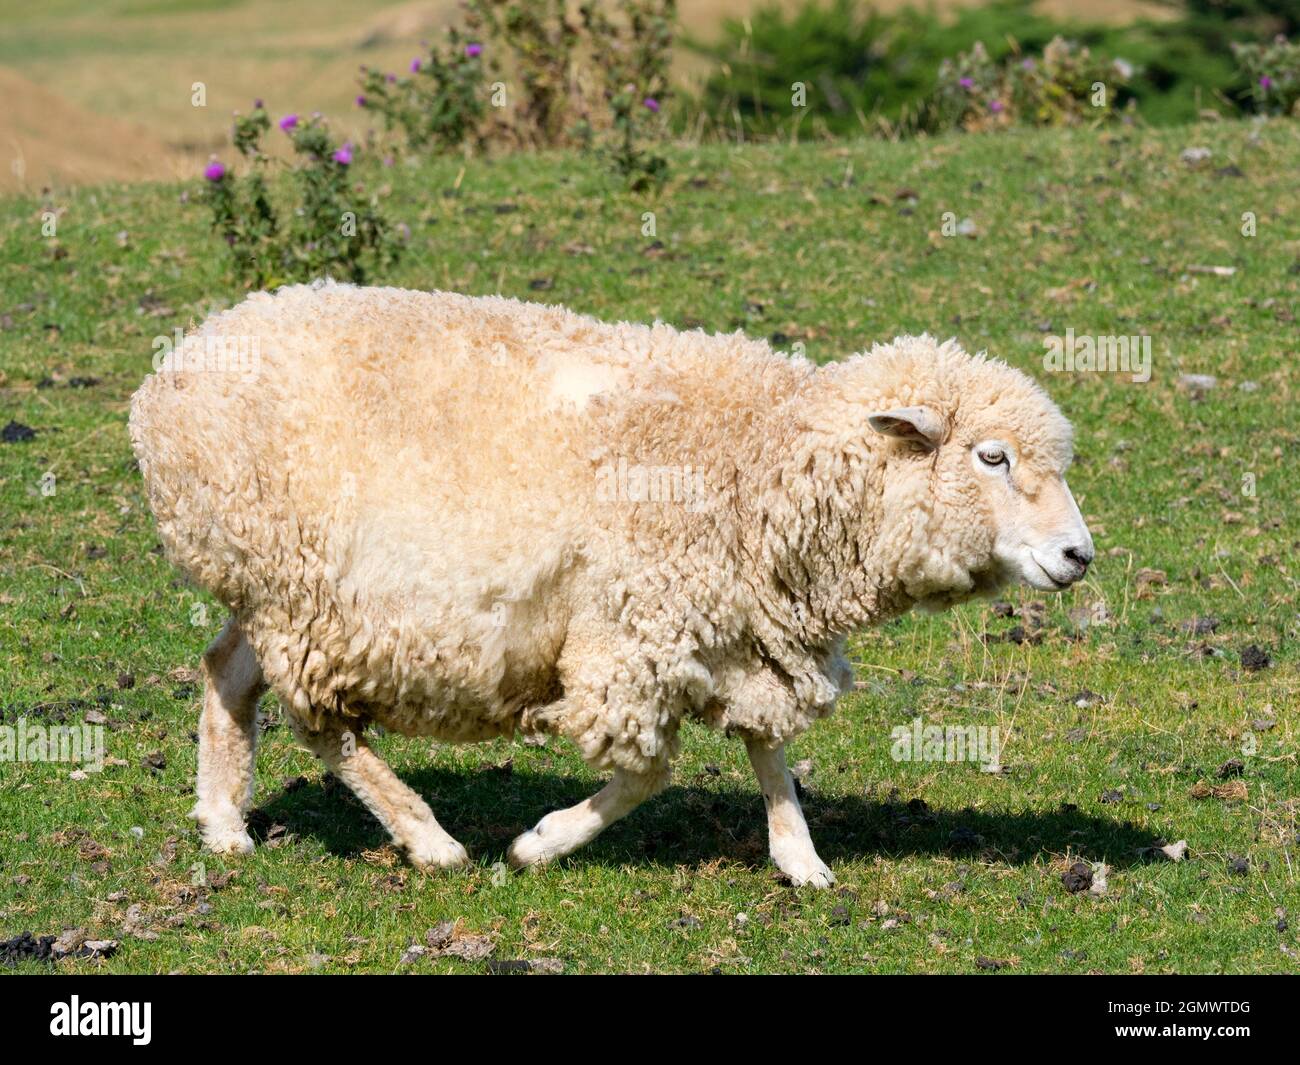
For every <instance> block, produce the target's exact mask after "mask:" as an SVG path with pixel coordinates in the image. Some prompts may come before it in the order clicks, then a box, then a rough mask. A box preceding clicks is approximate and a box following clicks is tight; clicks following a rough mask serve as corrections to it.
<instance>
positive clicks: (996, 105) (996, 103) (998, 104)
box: [989, 100, 1003, 115]
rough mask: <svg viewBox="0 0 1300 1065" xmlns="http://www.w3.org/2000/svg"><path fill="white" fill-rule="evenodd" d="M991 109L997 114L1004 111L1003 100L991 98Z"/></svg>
mask: <svg viewBox="0 0 1300 1065" xmlns="http://www.w3.org/2000/svg"><path fill="white" fill-rule="evenodd" d="M989 110H990V111H992V112H993V113H994V114H995V115H998V114H1001V113H1002V111H1003V104H1002V101H1001V100H990V101H989Z"/></svg>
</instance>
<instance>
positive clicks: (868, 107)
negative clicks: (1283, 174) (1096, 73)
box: [690, 0, 1297, 136]
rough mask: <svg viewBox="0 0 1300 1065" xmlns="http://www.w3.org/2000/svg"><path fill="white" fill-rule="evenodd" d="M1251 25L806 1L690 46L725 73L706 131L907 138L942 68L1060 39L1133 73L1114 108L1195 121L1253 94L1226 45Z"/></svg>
mask: <svg viewBox="0 0 1300 1065" xmlns="http://www.w3.org/2000/svg"><path fill="white" fill-rule="evenodd" d="M1215 2H1217V0H1204V3H1206V4H1213V3H1215ZM1259 3H1260V5H1261V6H1267V5H1268V4H1269V3H1273V4H1274V5H1275V6H1279V7H1280V6H1285V5H1287V4H1290V5H1292V6H1295V5H1296V4H1297V0H1259ZM1252 25H1253V24H1251V23H1247V22H1236V21H1230V20H1228V19H1226V18H1222V17H1215V16H1212V15H1208V14H1199V13H1192V14H1189V15H1187V16H1185V17H1183V18H1180V19H1176V20H1170V21H1162V22H1137V23H1134V24H1132V25H1128V26H1100V25H1081V24H1076V23H1073V22H1063V21H1060V20H1057V19H1055V18H1052V17H1050V16H1047V15H1042V14H1039V13H1037V12H1035V11H1034V10H1033V9H1032V6H1031V0H995V2H993V3H990V4H988V5H987V6H983V7H969V8H963V9H961V10H960V11H957V12H956V13H954V15H953V17H952V19H951V21H948V20H943V21H940V20H937V19H935V18H934V17H933V16H932V15H930V14H922V13H920V12H918V11H917V10H915V9H912V8H905V9H903V10H900V11H898V12H895V13H891V14H881V13H878V12H875V11H873V10H871V9H870V8H868V7H866V6H865V5H864V4H862V3H859V2H857V0H828V2H827V3H825V4H823V3H821V2H819V0H807V2H805V4H804V5H803V6H802V7H799V8H796V9H794V10H792V11H789V12H787V11H785V10H783V9H780V8H775V7H769V8H765V9H762V10H760V11H757V12H755V13H754V15H753V16H752V17H751V19H750V20H749V21H748V23H742V22H740V21H736V20H730V21H728V22H726V23H725V24H724V33H723V39H722V41H721V43H719V44H717V45H713V46H706V45H701V44H699V43H698V42H690V45H691V47H692V48H694V49H695V50H697V51H699V52H702V53H703V54H705V55H708V56H710V57H711V58H713V59H714V60H716V61H717V64H718V70H717V72H716V73H715V74H714V75H713V76H711V77H710V78H709V79H708V81H707V82H706V83H705V85H704V87H703V89H702V91H701V93H700V95H699V97H698V99H697V100H696V101H695V106H696V110H697V111H698V113H699V116H700V120H701V122H702V123H707V122H710V121H714V122H716V128H717V130H718V132H720V133H724V134H726V133H729V132H730V131H731V130H732V129H734V128H735V127H736V126H739V130H738V133H739V134H741V135H744V136H751V135H759V136H767V135H774V134H778V133H786V132H790V131H792V130H799V129H805V128H806V129H807V130H809V131H811V132H813V133H814V134H831V135H842V134H847V133H854V132H861V131H863V130H868V131H875V130H879V129H881V128H885V129H888V130H889V131H891V132H904V133H906V132H911V131H915V130H916V129H918V128H923V126H924V121H923V117H922V116H923V112H924V111H925V109H926V105H927V101H930V100H932V99H933V98H934V97H935V96H936V95H937V94H938V93H939V91H940V81H939V70H940V67H941V66H942V64H943V62H944V61H945V60H950V59H951V58H952V57H953V56H956V55H959V54H961V53H969V52H970V51H971V50H972V49H973V48H974V47H975V45H976V43H977V42H983V44H984V47H985V50H986V52H987V54H988V58H989V60H990V61H991V62H992V63H995V64H1001V63H1002V62H1003V61H1004V60H1008V59H1010V58H1012V57H1018V56H1022V55H1038V54H1040V53H1042V52H1043V51H1044V49H1046V47H1047V46H1048V44H1049V43H1050V42H1051V41H1052V40H1053V39H1054V38H1056V37H1064V38H1067V39H1069V40H1071V41H1075V42H1077V43H1078V45H1079V47H1080V48H1086V49H1088V51H1089V53H1090V55H1091V56H1093V57H1095V58H1096V61H1097V62H1100V63H1103V64H1106V63H1111V62H1114V61H1116V60H1119V61H1121V62H1123V63H1126V64H1127V66H1128V67H1130V68H1131V69H1132V70H1133V75H1132V77H1131V78H1129V79H1128V80H1127V83H1126V84H1125V85H1124V86H1123V87H1122V88H1120V89H1119V91H1118V93H1117V94H1116V95H1114V97H1113V98H1111V99H1109V101H1108V103H1109V105H1110V106H1111V107H1119V108H1124V107H1126V106H1127V105H1128V101H1129V100H1130V99H1132V100H1135V101H1136V102H1137V107H1138V111H1139V113H1140V114H1141V115H1142V116H1143V118H1144V120H1146V121H1148V122H1151V123H1177V122H1187V121H1193V120H1195V119H1196V117H1197V113H1198V110H1199V109H1201V108H1203V107H1206V106H1209V105H1210V104H1212V103H1213V102H1214V101H1215V100H1216V99H1222V100H1225V101H1227V102H1229V103H1236V102H1238V101H1239V100H1240V99H1242V98H1243V96H1248V95H1249V92H1248V88H1249V87H1248V86H1247V85H1246V84H1245V83H1244V81H1243V80H1242V78H1241V77H1240V75H1239V74H1238V72H1237V70H1236V66H1235V64H1234V62H1233V58H1232V55H1231V51H1230V48H1229V45H1230V43H1231V42H1232V41H1233V40H1246V39H1254V38H1256V37H1257V36H1258V33H1257V32H1256V31H1255V30H1253V29H1252V28H1251V26H1252ZM1106 80H1107V83H1108V85H1109V84H1110V81H1111V80H1112V79H1106ZM796 81H797V82H802V83H803V84H804V85H805V86H806V94H807V106H806V107H803V108H795V107H792V105H791V92H792V90H791V85H792V83H793V82H796ZM715 116H716V117H715ZM805 124H806V125H805Z"/></svg>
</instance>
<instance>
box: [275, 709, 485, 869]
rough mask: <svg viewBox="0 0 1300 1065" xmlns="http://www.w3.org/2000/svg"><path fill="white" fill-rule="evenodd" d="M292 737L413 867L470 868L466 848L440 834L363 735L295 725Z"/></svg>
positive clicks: (433, 820) (419, 801)
mask: <svg viewBox="0 0 1300 1065" xmlns="http://www.w3.org/2000/svg"><path fill="white" fill-rule="evenodd" d="M294 735H296V736H297V737H298V739H299V741H300V742H301V743H302V744H303V745H304V746H306V747H307V749H308V750H310V751H311V752H312V753H313V754H315V755H316V757H317V758H319V759H320V760H321V761H322V762H324V763H325V765H326V766H328V767H329V770H330V772H331V773H333V774H334V775H335V776H336V777H338V778H339V779H340V780H341V781H343V783H344V784H346V785H347V786H348V787H349V788H351V789H352V791H353V793H354V794H355V795H356V797H357V798H358V799H360V800H361V801H362V802H363V803H364V804H365V806H366V809H368V810H369V811H370V812H371V813H372V814H374V815H375V817H376V818H377V819H378V821H379V823H380V824H381V825H383V826H384V827H385V828H386V829H388V832H389V834H390V835H391V836H392V837H393V842H395V843H396V844H397V845H398V846H399V847H401V848H403V849H404V850H405V851H406V855H407V857H408V858H409V859H410V860H411V863H412V864H413V865H416V866H418V867H419V868H421V869H425V870H430V871H431V870H434V869H455V868H458V867H459V866H462V865H467V864H468V863H469V854H468V853H466V851H465V848H464V847H462V846H461V845H460V844H459V843H457V842H456V840H454V839H453V838H452V837H451V836H449V835H448V834H447V833H446V831H444V830H443V827H442V826H441V825H440V824H438V821H437V818H435V817H434V816H433V811H432V810H430V809H429V806H428V804H427V803H426V802H425V801H424V800H423V799H422V798H420V796H419V795H417V794H416V793H415V792H414V791H412V790H411V789H410V788H408V787H407V786H406V785H405V784H403V783H402V781H401V780H400V779H398V776H397V774H396V773H394V772H393V771H392V769H390V768H389V767H388V764H387V763H386V762H384V760H383V759H382V758H380V757H379V755H377V754H375V752H374V751H373V750H371V748H370V745H369V744H367V743H366V742H365V738H364V737H363V736H361V735H359V734H357V733H353V732H351V731H348V730H346V729H343V728H342V727H337V726H334V727H329V728H326V729H324V730H322V731H320V732H309V731H307V730H306V729H305V728H303V727H301V726H300V725H298V724H296V723H295V724H294Z"/></svg>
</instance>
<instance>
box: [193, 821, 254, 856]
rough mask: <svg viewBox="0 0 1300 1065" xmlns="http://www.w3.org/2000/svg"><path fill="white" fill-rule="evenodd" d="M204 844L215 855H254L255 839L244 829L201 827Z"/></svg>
mask: <svg viewBox="0 0 1300 1065" xmlns="http://www.w3.org/2000/svg"><path fill="white" fill-rule="evenodd" d="M200 830H201V832H202V834H203V844H204V846H206V847H207V848H208V850H210V851H211V852H212V853H213V854H252V853H253V837H252V836H250V835H249V834H248V832H247V831H246V830H245V829H244V828H243V827H240V828H237V829H236V828H224V827H213V828H203V827H201V829H200Z"/></svg>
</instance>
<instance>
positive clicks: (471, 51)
mask: <svg viewBox="0 0 1300 1065" xmlns="http://www.w3.org/2000/svg"><path fill="white" fill-rule="evenodd" d="M465 54H466V55H467V56H468V57H469V58H470V59H477V58H478V57H479V56H481V55H482V54H483V46H482V45H481V44H478V43H477V42H475V41H471V42H470V43H469V44H467V45H465Z"/></svg>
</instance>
